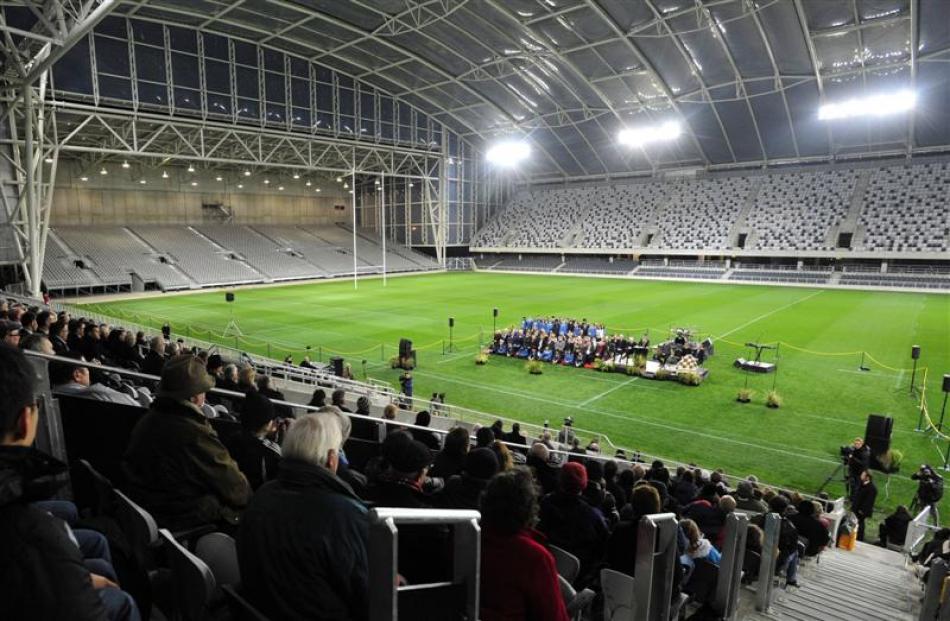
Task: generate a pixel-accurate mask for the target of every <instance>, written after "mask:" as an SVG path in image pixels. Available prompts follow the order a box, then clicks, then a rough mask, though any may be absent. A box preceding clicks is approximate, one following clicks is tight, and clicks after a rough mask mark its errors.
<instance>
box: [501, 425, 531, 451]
mask: <svg viewBox="0 0 950 621" xmlns="http://www.w3.org/2000/svg"><path fill="white" fill-rule="evenodd" d="M504 440H505V441H506V442H509V443H511V444H515V445H517V446H514V447H512V450H514V451H519V452H520V453H522V454H524V453H527V452H528V439H527V438H526V437H525V436H524V434H522V433H521V424H520V423H512V425H511V432H510V433H506V434H505V437H504ZM521 447H524V448H521Z"/></svg>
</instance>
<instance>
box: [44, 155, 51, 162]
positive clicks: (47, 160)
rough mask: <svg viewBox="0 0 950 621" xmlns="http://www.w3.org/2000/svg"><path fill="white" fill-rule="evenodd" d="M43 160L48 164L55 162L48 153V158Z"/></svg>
mask: <svg viewBox="0 0 950 621" xmlns="http://www.w3.org/2000/svg"><path fill="white" fill-rule="evenodd" d="M43 161H44V162H46V163H47V164H52V163H53V158H52V157H50V156H48V155H47V156H46V159H45V160H43Z"/></svg>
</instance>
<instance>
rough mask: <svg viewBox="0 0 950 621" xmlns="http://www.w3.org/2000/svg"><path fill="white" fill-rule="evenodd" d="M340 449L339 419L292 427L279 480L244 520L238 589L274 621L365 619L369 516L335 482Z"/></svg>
mask: <svg viewBox="0 0 950 621" xmlns="http://www.w3.org/2000/svg"><path fill="white" fill-rule="evenodd" d="M342 446H343V434H342V431H341V429H340V423H339V419H338V418H336V417H334V416H320V415H314V414H306V415H304V416H301V417H300V418H298V419H297V420H295V421H294V422H293V424H292V425H291V426H290V429H288V431H287V436H286V437H285V438H284V445H283V450H284V459H283V461H281V464H280V473H279V475H278V477H277V479H276V480H275V481H271V482H270V483H267V484H265V485H264V486H263V487H261V488H260V489H259V490H258V491H257V493H256V494H255V495H254V498H253V499H252V500H251V502H250V504H249V505H248V507H247V510H246V511H245V512H244V517H243V520H242V523H241V528H240V531H239V533H238V537H237V552H238V561H239V564H240V570H241V584H242V588H243V590H244V592H245V593H246V595H247V598H248V600H249V601H250V602H251V603H252V604H253V605H254V606H256V607H257V608H258V609H259V610H260V611H261V612H262V613H263V614H265V615H267V616H268V617H269V618H271V619H366V618H367V617H368V614H369V611H368V606H367V603H368V600H369V598H368V592H369V584H368V574H369V568H368V554H367V550H366V547H367V543H368V539H369V532H368V522H367V512H366V508H365V507H364V506H363V503H362V502H360V499H359V498H358V497H357V496H356V494H355V493H354V492H353V490H352V489H351V488H350V487H349V486H348V485H347V484H346V483H344V482H343V481H342V480H340V479H339V478H338V477H337V476H336V474H335V473H336V468H337V464H338V460H339V454H340V449H341V448H342Z"/></svg>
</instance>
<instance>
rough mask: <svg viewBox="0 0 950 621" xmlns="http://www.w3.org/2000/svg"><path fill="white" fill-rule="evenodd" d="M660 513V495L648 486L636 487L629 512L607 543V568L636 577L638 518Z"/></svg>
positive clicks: (631, 497)
mask: <svg viewBox="0 0 950 621" xmlns="http://www.w3.org/2000/svg"><path fill="white" fill-rule="evenodd" d="M659 512H660V494H659V493H658V492H657V491H656V488H654V487H652V486H650V485H638V486H636V487H635V488H633V494H632V495H631V496H630V511H629V512H628V513H627V515H626V516H624V518H623V519H622V520H621V521H620V523H619V524H617V526H616V528H614V531H613V533H611V535H610V539H609V541H608V542H607V566H608V567H609V568H610V569H613V570H614V571H619V572H622V573H625V574H627V575H628V576H635V575H636V571H635V570H636V562H637V530H638V528H639V526H640V518H642V517H643V516H645V515H653V514H655V513H659Z"/></svg>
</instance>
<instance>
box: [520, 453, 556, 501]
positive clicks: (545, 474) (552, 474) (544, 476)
mask: <svg viewBox="0 0 950 621" xmlns="http://www.w3.org/2000/svg"><path fill="white" fill-rule="evenodd" d="M549 458H550V452H549V451H548V447H546V446H545V445H544V444H542V443H540V442H535V443H534V444H532V445H531V449H530V450H529V451H528V460H527V466H528V467H529V468H530V469H531V471H532V472H533V473H534V478H535V480H536V481H537V482H538V485H539V486H540V487H541V493H542V494H550V493H551V492H553V491H554V490H555V489H556V488H557V473H558V471H557V468H555V467H553V466H552V465H551V464H550V463H549V462H548V460H549Z"/></svg>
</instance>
